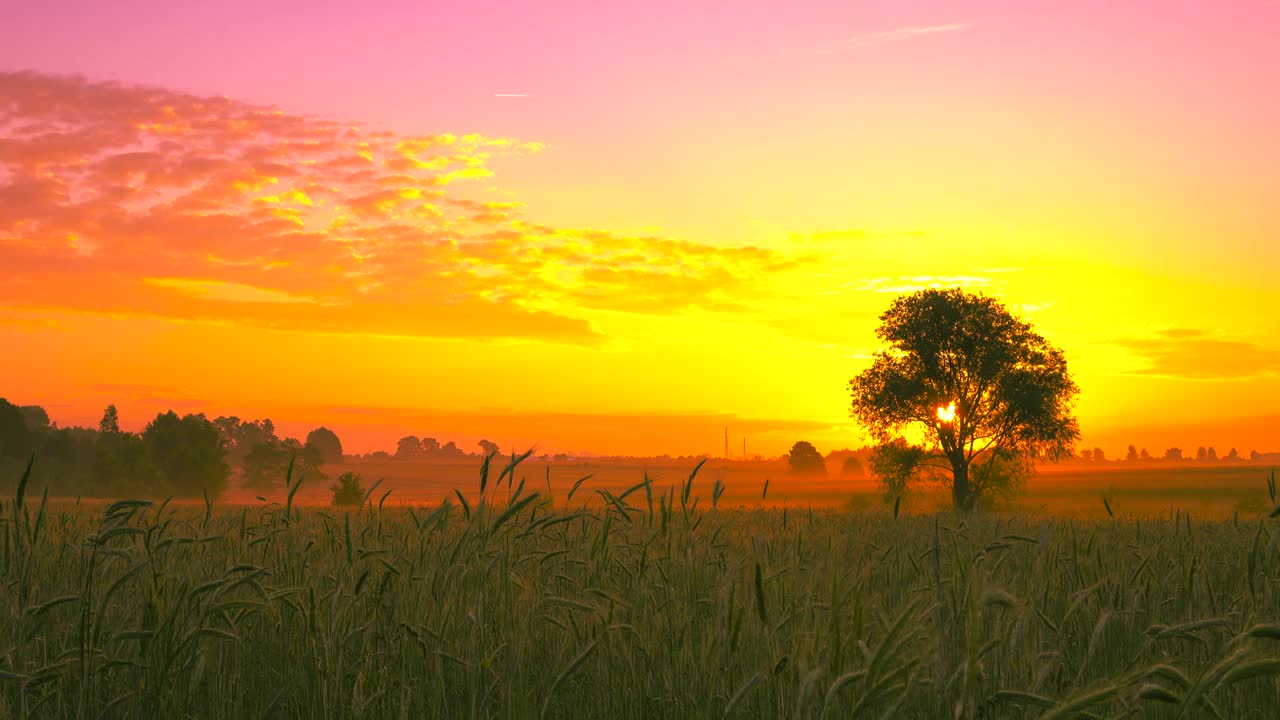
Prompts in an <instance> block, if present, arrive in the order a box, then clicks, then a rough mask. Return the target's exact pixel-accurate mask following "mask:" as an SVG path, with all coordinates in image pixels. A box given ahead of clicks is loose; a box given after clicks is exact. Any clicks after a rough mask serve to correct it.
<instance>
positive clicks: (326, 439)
mask: <svg viewBox="0 0 1280 720" xmlns="http://www.w3.org/2000/svg"><path fill="white" fill-rule="evenodd" d="M306 444H307V446H308V447H314V448H315V450H316V452H317V453H318V454H319V456H320V461H321V462H322V463H338V462H342V441H341V440H339V439H338V434H337V433H335V432H334V431H332V430H330V429H329V428H326V427H318V428H316V429H315V430H312V431H311V432H309V433H307V443H306Z"/></svg>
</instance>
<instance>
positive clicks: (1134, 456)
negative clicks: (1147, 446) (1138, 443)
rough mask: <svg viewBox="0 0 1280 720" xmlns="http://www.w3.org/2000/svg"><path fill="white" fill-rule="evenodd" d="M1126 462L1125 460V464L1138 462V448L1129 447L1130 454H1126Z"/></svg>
mask: <svg viewBox="0 0 1280 720" xmlns="http://www.w3.org/2000/svg"><path fill="white" fill-rule="evenodd" d="M1124 460H1125V462H1137V460H1138V448H1136V447H1134V446H1132V445H1130V446H1129V451H1128V452H1126V453H1125V454H1124Z"/></svg>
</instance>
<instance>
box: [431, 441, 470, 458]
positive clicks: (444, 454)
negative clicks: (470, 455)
mask: <svg viewBox="0 0 1280 720" xmlns="http://www.w3.org/2000/svg"><path fill="white" fill-rule="evenodd" d="M437 455H438V457H440V458H441V459H443V460H460V459H462V458H464V457H466V456H467V454H466V453H465V452H463V451H462V448H460V447H458V446H457V445H454V444H453V441H452V440H450V441H449V442H447V443H445V444H444V447H442V448H440V452H439V453H438V454H437Z"/></svg>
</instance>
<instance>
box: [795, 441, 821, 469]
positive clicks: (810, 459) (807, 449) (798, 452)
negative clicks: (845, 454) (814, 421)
mask: <svg viewBox="0 0 1280 720" xmlns="http://www.w3.org/2000/svg"><path fill="white" fill-rule="evenodd" d="M787 464H788V465H790V466H791V472H793V473H799V474H813V475H821V474H824V473H826V472H827V463H826V461H825V460H823V459H822V453H820V452H818V449H817V448H815V447H814V446H813V443H811V442H809V441H807V440H801V441H800V442H798V443H796V444H795V445H792V446H791V452H789V453H787Z"/></svg>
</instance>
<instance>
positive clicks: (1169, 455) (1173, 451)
mask: <svg viewBox="0 0 1280 720" xmlns="http://www.w3.org/2000/svg"><path fill="white" fill-rule="evenodd" d="M1164 459H1165V460H1181V459H1182V448H1169V449H1168V450H1165V451H1164Z"/></svg>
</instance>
